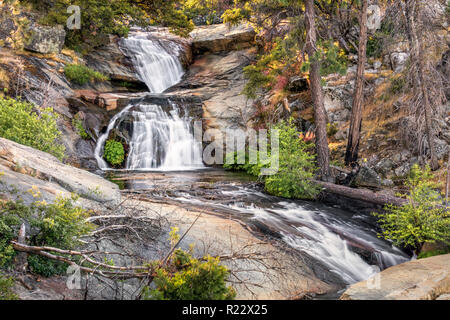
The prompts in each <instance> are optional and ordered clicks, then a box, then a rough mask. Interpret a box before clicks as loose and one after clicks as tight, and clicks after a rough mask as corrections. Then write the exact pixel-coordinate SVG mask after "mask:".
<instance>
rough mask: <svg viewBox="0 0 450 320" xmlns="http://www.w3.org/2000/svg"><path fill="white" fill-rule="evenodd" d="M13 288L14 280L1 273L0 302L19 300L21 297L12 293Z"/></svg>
mask: <svg viewBox="0 0 450 320" xmlns="http://www.w3.org/2000/svg"><path fill="white" fill-rule="evenodd" d="M13 286H14V279H13V278H10V277H6V276H4V275H2V274H1V273H0V301H1V300H18V299H19V297H18V296H17V295H16V294H15V293H14V292H13V291H12V287H13Z"/></svg>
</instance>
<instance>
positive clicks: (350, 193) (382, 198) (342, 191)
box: [313, 180, 407, 206]
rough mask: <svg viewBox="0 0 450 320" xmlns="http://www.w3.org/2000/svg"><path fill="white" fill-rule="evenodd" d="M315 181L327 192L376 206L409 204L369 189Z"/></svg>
mask: <svg viewBox="0 0 450 320" xmlns="http://www.w3.org/2000/svg"><path fill="white" fill-rule="evenodd" d="M313 181H314V182H315V183H317V184H319V185H320V186H322V187H323V188H324V190H325V191H326V192H329V193H333V194H336V195H339V196H344V197H347V198H351V199H355V200H360V201H364V202H368V203H373V204H376V205H381V206H384V205H386V204H393V205H395V206H402V205H404V204H405V203H406V202H407V201H406V199H403V198H399V197H395V196H391V195H388V194H382V193H376V192H373V191H371V190H368V189H356V188H350V187H346V186H341V185H337V184H334V183H329V182H323V181H317V180H313Z"/></svg>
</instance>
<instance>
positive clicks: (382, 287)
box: [341, 254, 450, 300]
mask: <svg viewBox="0 0 450 320" xmlns="http://www.w3.org/2000/svg"><path fill="white" fill-rule="evenodd" d="M369 281H370V283H369ZM449 293H450V254H446V255H440V256H435V257H431V258H427V259H420V260H415V261H410V262H406V263H403V264H400V265H397V266H394V267H391V268H388V269H386V270H384V271H382V272H381V273H379V274H378V277H376V278H374V279H370V280H367V281H362V282H359V283H357V284H354V285H352V286H350V287H349V288H348V289H347V290H346V291H345V292H344V294H343V295H342V296H341V300H436V299H440V297H442V298H444V297H445V296H447V297H448V295H449Z"/></svg>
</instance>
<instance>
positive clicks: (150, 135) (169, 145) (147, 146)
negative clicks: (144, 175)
mask: <svg viewBox="0 0 450 320" xmlns="http://www.w3.org/2000/svg"><path fill="white" fill-rule="evenodd" d="M172 106H173V109H172V110H171V111H170V112H167V111H165V110H163V109H162V108H161V106H158V105H154V104H152V105H148V104H141V105H139V106H138V108H137V110H135V111H132V112H131V114H132V116H133V118H134V122H133V137H132V140H131V143H130V152H129V155H128V160H127V169H130V170H151V169H155V168H158V169H160V170H164V171H166V170H171V171H176V170H189V169H197V168H199V167H203V162H202V158H201V143H198V142H196V141H195V139H194V136H193V135H192V133H191V130H190V126H189V121H186V120H183V119H182V118H180V116H179V114H178V109H177V108H176V107H175V106H174V105H172Z"/></svg>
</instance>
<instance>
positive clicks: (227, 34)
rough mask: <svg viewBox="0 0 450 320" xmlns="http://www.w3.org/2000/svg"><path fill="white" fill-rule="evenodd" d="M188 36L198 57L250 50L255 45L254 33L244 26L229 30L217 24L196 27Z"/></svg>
mask: <svg viewBox="0 0 450 320" xmlns="http://www.w3.org/2000/svg"><path fill="white" fill-rule="evenodd" d="M190 36H191V37H192V51H193V53H194V54H195V55H198V54H203V53H206V52H209V53H217V52H223V51H232V50H243V49H247V48H250V47H252V46H254V45H255V36H256V32H255V30H254V29H253V28H252V27H249V26H246V25H239V26H236V27H231V28H230V27H228V26H227V25H225V24H218V25H213V26H202V27H197V28H195V30H194V31H192V32H191V34H190Z"/></svg>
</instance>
